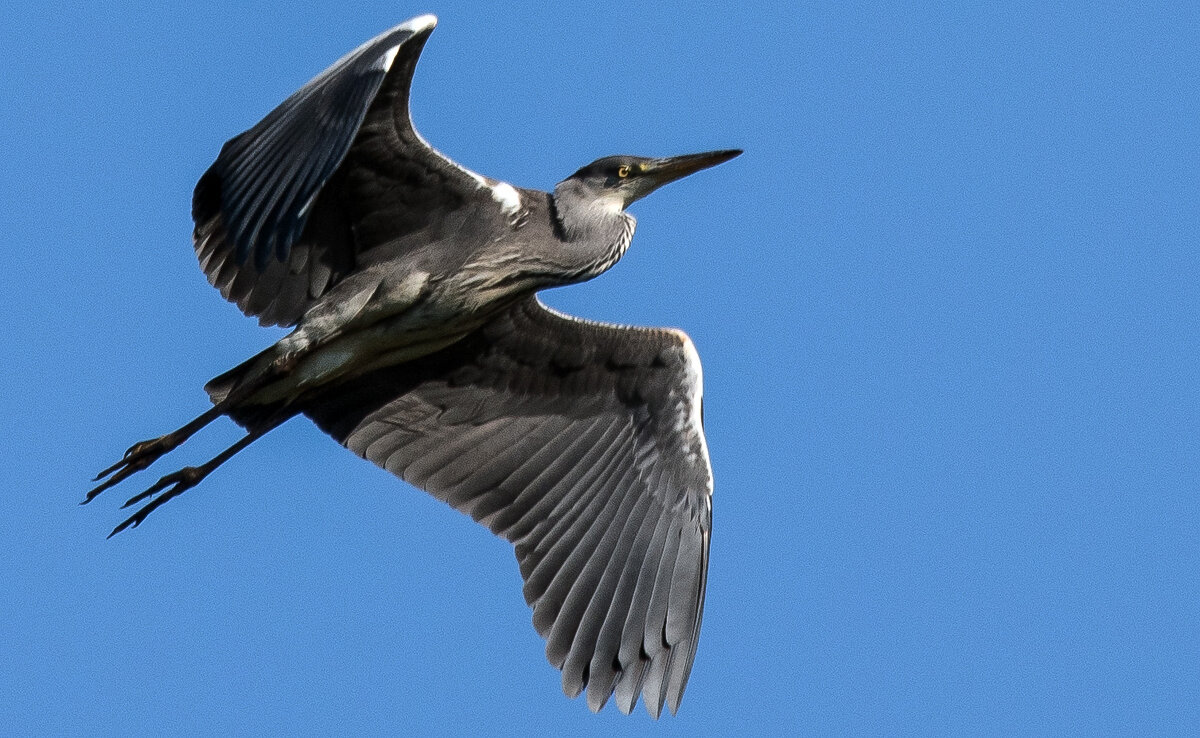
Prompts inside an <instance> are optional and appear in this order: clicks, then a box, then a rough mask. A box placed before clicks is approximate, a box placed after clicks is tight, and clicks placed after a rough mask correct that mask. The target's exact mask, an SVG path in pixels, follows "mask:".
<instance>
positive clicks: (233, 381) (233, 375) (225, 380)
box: [204, 346, 274, 405]
mask: <svg viewBox="0 0 1200 738" xmlns="http://www.w3.org/2000/svg"><path fill="white" fill-rule="evenodd" d="M273 358H274V347H273V346H272V347H271V348H268V349H266V350H265V351H262V352H260V353H258V354H255V355H254V356H252V357H250V358H249V359H247V360H246V361H243V362H242V363H241V364H238V365H237V366H235V367H234V368H232V369H230V370H229V371H227V372H225V373H224V374H220V375H218V376H216V377H213V378H212V379H210V380H209V382H208V384H206V385H204V391H205V392H207V393H208V399H210V400H212V403H213V404H214V405H217V404H220V403H221V402H224V400H225V398H226V397H229V395H230V394H232V393H233V391H234V390H236V389H237V388H239V387H242V386H244V385H245V384H246V383H248V382H251V381H253V380H255V379H257V378H259V377H261V376H262V375H263V374H265V373H266V370H267V367H268V366H270V364H271V361H272V360H273Z"/></svg>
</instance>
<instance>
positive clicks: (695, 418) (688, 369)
mask: <svg viewBox="0 0 1200 738" xmlns="http://www.w3.org/2000/svg"><path fill="white" fill-rule="evenodd" d="M671 332H672V333H674V334H675V335H676V336H678V337H679V340H680V342H682V343H683V347H682V348H683V366H684V372H685V374H684V387H685V390H686V391H687V393H688V400H687V402H688V415H687V419H686V420H683V419H682V418H681V419H680V420H679V422H678V424H677V425H676V427H675V430H676V431H677V432H681V433H686V434H688V435H690V436H693V437H695V438H698V439H699V440H700V456H701V458H702V460H703V461H704V466H705V468H706V469H707V470H708V478H709V479H712V462H711V461H710V460H709V457H708V444H707V443H706V442H705V440H704V421H703V419H702V418H701V407H702V404H703V402H704V371H703V370H702V369H701V367H700V354H698V353H696V344H694V343H692V339H691V338H688V335H687V334H686V333H684V332H683V331H681V330H676V329H671ZM689 455H691V454H690V452H689ZM710 504H711V503H710Z"/></svg>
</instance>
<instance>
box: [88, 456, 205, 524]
mask: <svg viewBox="0 0 1200 738" xmlns="http://www.w3.org/2000/svg"><path fill="white" fill-rule="evenodd" d="M210 471H212V469H204V468H200V467H195V466H185V467H184V468H182V469H180V470H179V471H175V472H171V473H170V474H167V475H165V476H164V477H163V478H162V479H159V480H158V481H157V482H155V483H154V484H153V485H152V486H151V487H150V488H149V489H147V490H146V491H145V492H141V493H139V494H136V495H134V496H133V497H131V498H129V500H128V501H126V502H125V504H124V505H122V506H121V508H122V509H125V508H127V507H130V506H131V505H136V504H137V503H139V502H141V501H142V500H144V499H146V498H147V497H151V496H153V495H154V494H155V493H156V492H161V491H162V490H166V491H165V492H163V493H162V494H161V495H159V496H158V497H155V498H154V499H153V500H151V501H150V502H148V503H146V504H145V505H144V506H143V507H142V508H141V509H140V510H138V511H137V512H135V513H134V514H133V515H130V516H129V518H127V519H126V520H125V522H123V523H121V524H120V525H118V526H117V527H116V528H113V531H112V533H109V534H108V537H109V538H112V537H113V536H115V535H116V534H118V533H120V532H121V531H123V530H125V529H126V528H136V527H138V526H139V525H141V524H142V521H143V520H145V519H146V516H147V515H149V514H150V513H152V512H154V510H155V509H156V508H157V507H158V506H159V505H161V504H163V503H164V502H166V501H167V500H169V499H171V498H172V497H176V496H178V495H180V494H182V493H183V492H184V491H186V490H189V489H191V488H192V487H195V486H196V485H197V484H199V483H200V480H202V479H204V477H206V476H208V472H210ZM168 487H170V489H167V488H168Z"/></svg>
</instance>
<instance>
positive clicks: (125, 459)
mask: <svg viewBox="0 0 1200 738" xmlns="http://www.w3.org/2000/svg"><path fill="white" fill-rule="evenodd" d="M183 440H184V439H183V438H181V437H179V434H178V433H168V434H166V435H165V436H159V437H158V438H152V439H150V440H149V441H141V442H139V443H135V444H133V445H132V446H130V447H129V450H128V451H126V452H125V455H124V456H122V457H121V460H120V461H118V462H117V463H115V464H113V465H112V466H110V467H108V468H107V469H105V470H104V471H102V472H100V473H99V474H97V475H96V478H95V479H93V480H92V481H94V482H98V481H100V480H101V479H104V478H105V477H109V478H108V479H106V480H105V481H104V483H103V484H101V485H99V486H98V487H96V488H95V489H93V490H92V491H90V492H88V493H87V497H85V498H84V500H83V502H82V503H80V504H84V505H86V504H87V503H89V502H91V501H92V500H93V499H95V498H96V496H97V495H99V494H100V493H101V492H103V491H104V490H106V489H108V488H109V487H112V486H114V485H116V484H119V483H120V482H122V481H123V480H125V479H128V478H129V477H130V476H132V475H133V474H134V473H136V472H139V471H141V470H142V469H145V468H146V467H148V466H150V465H151V464H153V463H154V462H155V461H157V460H158V458H159V457H160V456H162V455H163V454H165V453H167V452H168V451H171V450H172V449H174V448H176V447H178V446H179V444H180V443H182V442H183ZM110 474H111V475H112V476H109V475H110Z"/></svg>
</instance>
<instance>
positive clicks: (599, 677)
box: [305, 297, 712, 717]
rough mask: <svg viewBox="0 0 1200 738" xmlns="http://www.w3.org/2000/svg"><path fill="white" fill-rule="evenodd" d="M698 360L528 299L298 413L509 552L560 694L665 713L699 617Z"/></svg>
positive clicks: (708, 516) (674, 345) (662, 339)
mask: <svg viewBox="0 0 1200 738" xmlns="http://www.w3.org/2000/svg"><path fill="white" fill-rule="evenodd" d="M700 376H701V375H700V364H699V359H698V358H697V356H696V353H695V349H694V348H693V347H692V344H691V341H690V340H688V338H687V337H686V336H685V335H683V334H682V333H680V332H678V331H668V330H652V329H641V328H627V327H618V326H611V325H603V324H599V323H592V322H587V321H582V320H577V319H573V318H570V317H567V316H563V315H561V314H559V313H556V312H553V311H551V310H549V309H547V308H546V307H544V306H543V305H542V304H541V303H540V302H538V301H537V299H536V298H532V297H531V298H529V299H528V300H526V301H524V302H522V303H519V304H517V305H516V306H514V307H513V308H511V309H509V310H508V311H507V312H506V313H504V314H502V315H501V316H500V317H499V318H497V319H495V320H494V321H492V322H491V323H489V324H488V325H487V326H485V327H484V328H481V329H480V330H478V331H477V332H476V333H474V334H472V335H471V336H469V337H468V338H466V339H464V340H463V341H461V342H460V343H458V344H455V345H454V346H451V347H450V348H447V349H445V350H443V351H441V352H439V353H437V354H434V355H432V356H429V357H426V358H424V359H420V360H417V361H415V362H411V363H408V364H404V365H402V366H396V367H390V368H386V369H381V370H378V371H375V372H373V373H371V374H368V375H364V376H361V377H358V378H356V379H354V380H351V381H350V382H348V383H347V384H344V385H341V386H338V387H335V388H331V390H330V391H329V393H328V394H327V395H325V396H324V397H320V398H317V399H316V400H314V401H312V402H311V403H310V404H309V405H308V406H307V407H306V409H305V413H306V414H307V415H309V416H310V417H311V418H312V419H313V420H314V421H315V422H316V423H317V425H318V426H320V427H321V428H322V429H323V430H325V431H326V432H328V433H329V434H330V435H332V436H333V437H334V438H335V439H337V440H338V441H339V442H341V443H342V444H343V445H345V446H346V447H347V448H349V449H350V450H352V451H354V452H355V453H357V454H359V455H360V456H363V457H364V458H366V459H369V460H370V461H373V462H374V463H376V464H378V465H379V466H381V467H383V468H385V469H387V470H388V471H390V472H392V473H394V474H396V475H398V476H400V477H402V478H403V479H405V480H406V481H408V482H410V483H412V484H414V485H416V486H418V487H421V488H423V489H425V490H427V491H428V492H430V493H432V494H433V495H435V496H436V497H438V498H439V499H442V500H444V501H446V502H447V503H449V504H450V505H452V506H454V507H455V508H457V509H458V510H461V511H463V512H465V513H468V514H469V515H471V516H472V517H473V518H474V519H475V520H478V521H479V522H481V523H483V524H484V525H486V526H488V527H489V528H490V529H491V530H492V531H493V532H495V533H496V534H498V535H501V536H503V537H505V538H506V539H508V540H509V541H511V542H512V543H513V544H514V545H515V547H516V554H517V560H518V562H519V564H520V570H521V576H522V578H523V579H524V581H525V587H524V594H525V599H526V601H527V602H528V603H529V604H530V605H531V606H532V607H533V623H534V627H535V628H536V629H537V631H538V633H539V634H541V635H542V636H543V637H544V638H546V640H547V645H546V656H547V658H548V659H549V660H550V662H551V663H552V664H553V665H554V666H556V667H558V668H560V669H562V672H563V676H562V680H563V690H564V691H565V692H566V693H567V694H568V695H570V696H572V697H574V696H577V695H578V694H579V693H580V692H582V691H583V690H584V689H585V688H586V689H587V693H588V705H589V707H590V708H591V709H593V710H599V709H600V708H601V707H603V705H604V703H605V702H606V701H607V700H608V698H609V697H610V696H612V695H613V694H614V693H615V694H616V697H617V705H618V707H619V708H620V709H621V710H622V711H623V712H629V711H630V710H632V709H633V706H634V704H635V703H636V702H637V698H638V694H639V692H640V693H641V695H642V696H643V697H644V699H645V703H646V707H647V709H648V710H649V711H650V713H651V714H652V715H654V716H655V717H657V716H658V714H659V713H660V711H661V710H662V705H663V703H664V701H666V702H667V704H668V705H669V707H670V709H671V711H672V712H674V711H675V710H676V709H677V708H678V706H679V702H680V699H681V698H682V696H683V691H684V688H685V686H686V684H687V679H688V675H689V673H690V672H691V668H692V661H693V659H694V657H695V652H696V642H697V638H698V637H699V631H700V622H701V616H702V614H703V609H704V589H705V582H706V577H707V570H708V550H709V535H710V529H711V523H712V475H711V470H710V468H709V461H708V450H707V448H706V446H705V442H704V435H703V430H702V428H701V419H700V414H701V413H700V402H701V399H700V398H701V386H700V384H701V378H700Z"/></svg>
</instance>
